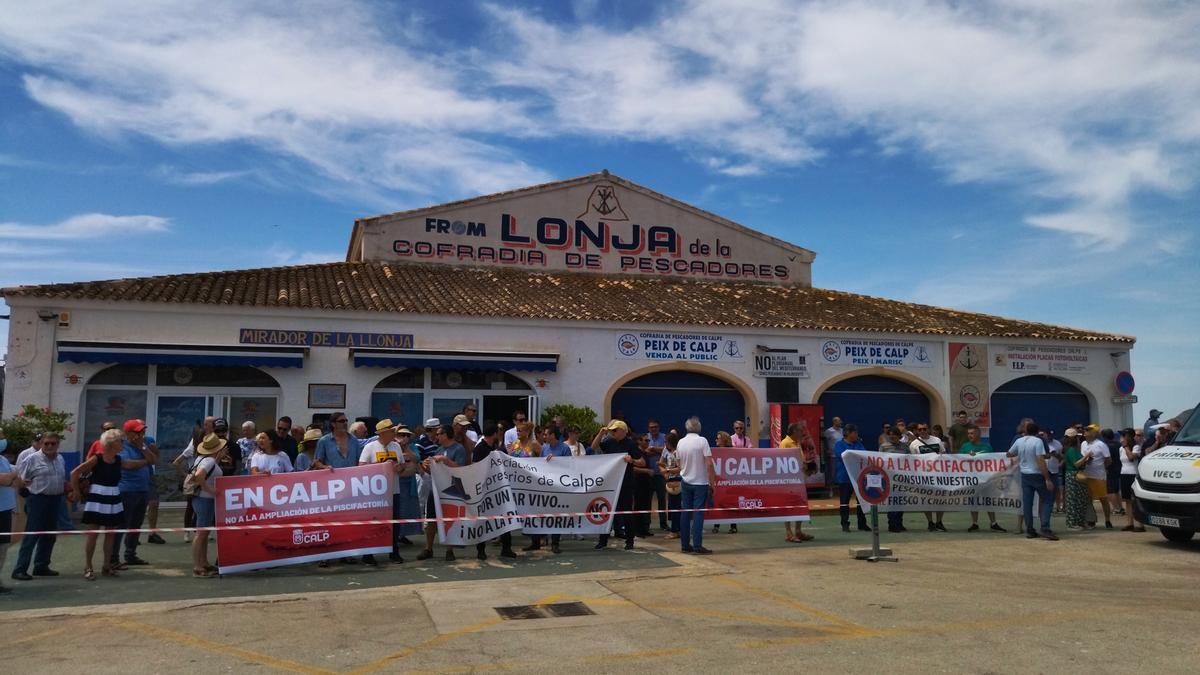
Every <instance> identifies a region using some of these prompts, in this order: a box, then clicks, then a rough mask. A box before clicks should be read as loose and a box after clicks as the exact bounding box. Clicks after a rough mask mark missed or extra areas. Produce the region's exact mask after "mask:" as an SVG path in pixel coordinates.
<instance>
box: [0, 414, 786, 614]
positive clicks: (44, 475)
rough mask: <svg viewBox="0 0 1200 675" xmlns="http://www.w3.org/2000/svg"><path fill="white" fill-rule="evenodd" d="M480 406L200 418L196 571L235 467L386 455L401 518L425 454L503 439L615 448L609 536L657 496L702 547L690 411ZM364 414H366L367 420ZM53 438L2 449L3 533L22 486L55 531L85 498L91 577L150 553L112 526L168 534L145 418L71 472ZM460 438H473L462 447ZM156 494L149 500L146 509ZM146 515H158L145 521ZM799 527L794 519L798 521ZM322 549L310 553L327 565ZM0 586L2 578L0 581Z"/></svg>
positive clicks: (186, 466) (309, 464)
mask: <svg viewBox="0 0 1200 675" xmlns="http://www.w3.org/2000/svg"><path fill="white" fill-rule="evenodd" d="M476 413H477V409H476V407H475V406H474V405H471V404H468V405H467V406H465V407H464V408H463V410H462V412H461V414H458V415H455V416H454V417H453V419H451V420H449V421H448V422H446V423H443V421H442V420H441V419H438V418H431V419H428V420H425V422H424V423H423V424H421V425H417V426H416V427H415V428H412V429H410V428H408V427H407V426H405V425H403V424H394V423H393V422H392V421H391V420H381V421H378V422H375V421H373V420H371V421H370V423H369V422H368V420H364V419H359V420H356V421H354V422H351V421H350V419H349V418H348V417H347V416H346V415H345V414H344V413H340V412H339V413H335V414H333V415H331V416H329V418H328V420H327V422H326V425H316V424H313V425H309V426H308V427H301V426H299V425H296V424H294V423H293V421H292V419H291V418H290V417H287V416H284V417H280V418H279V420H278V421H277V423H276V426H275V429H273V430H267V431H259V430H258V429H257V427H256V426H255V424H254V423H253V422H245V423H243V424H242V425H241V427H240V435H236V436H235V435H234V434H232V433H231V429H230V425H229V424H228V422H227V420H225V419H223V418H217V417H207V418H205V419H204V420H201V421H198V423H197V425H196V428H195V429H194V431H193V434H192V438H191V440H190V441H189V443H188V444H187V446H186V447H185V448H183V449H182V451H181V452H179V454H178V456H177V457H176V458H175V459H174V460H173V461H172V462H171V466H173V467H174V468H175V469H176V474H177V484H178V486H179V489H180V491H181V492H182V495H183V498H184V501H185V502H186V507H185V511H184V527H185V528H186V530H185V534H184V538H185V541H187V542H189V543H190V544H191V548H192V574H193V576H195V577H199V578H207V577H213V576H216V575H217V574H218V567H217V565H216V564H214V562H215V561H213V562H210V556H209V541H210V532H209V530H210V529H212V528H214V527H215V525H216V508H215V498H216V496H217V487H216V482H217V479H219V478H221V477H222V476H233V475H263V476H268V475H272V474H280V473H289V472H293V471H314V470H332V471H337V470H339V469H344V468H347V467H353V466H360V465H364V464H372V463H381V462H392V463H393V464H394V472H395V480H394V482H393V498H392V518H393V519H396V520H410V519H420V518H422V517H424V518H426V519H433V518H436V512H435V509H434V500H433V496H432V491H431V485H432V481H431V480H430V479H429V471H430V466H431V464H433V463H443V464H445V465H446V466H448V467H456V466H464V465H467V464H469V463H471V462H473V461H481V460H482V459H483V458H484V457H486V456H487V455H488V454H490V453H491V452H492V451H495V450H499V451H501V452H504V453H506V454H509V455H512V456H516V457H545V458H547V459H551V458H553V457H580V456H587V455H593V454H620V455H623V456H624V457H625V461H626V475H625V480H624V481H623V483H622V489H621V491H620V494H619V497H618V501H617V504H616V510H617V511H618V512H620V511H628V510H641V511H646V513H643V514H638V515H636V516H629V515H627V514H623V513H618V514H617V515H615V516H614V517H613V529H612V534H614V535H615V536H617V537H618V538H620V539H622V540H624V543H625V548H626V549H632V548H633V547H634V542H635V541H636V539H637V538H643V537H652V536H654V532H653V530H652V528H651V523H652V517H651V514H650V513H649V511H650V509H651V506H652V504H653V503H654V499H655V498H657V515H658V518H659V523H658V524H659V528H660V530H661V534H663V535H665V536H666V537H667V538H668V539H679V540H680V548H681V550H682V551H683V552H686V553H696V554H701V555H704V554H708V553H710V552H711V551H710V550H709V549H707V548H705V547H704V545H703V515H704V514H703V513H702V512H684V513H680V512H679V510H680V509H681V508H692V509H702V508H704V507H705V505H707V504H708V503H709V500H710V497H711V494H710V490H709V487H708V486H709V485H711V484H712V480H711V476H712V466H711V462H710V461H708V460H707V457H708V456H710V455H709V453H710V448H709V445H708V441H707V440H705V438H704V437H703V436H700V421H699V420H698V419H696V418H692V419H689V420H687V422H686V423H685V431H684V433H680V432H679V431H678V430H676V429H670V430H666V431H664V430H663V429H662V428H661V425H660V424H659V423H658V422H656V421H653V420H651V421H650V422H649V424H647V427H646V431H645V432H634V431H632V430H631V429H630V428H629V425H628V424H627V423H626V422H624V421H622V420H612V421H611V422H610V423H609V424H607V425H605V426H603V427H602V428H601V429H600V430H599V431H598V432H597V433H596V434H594V436H593V437H592V438H591V439H590V440H583V439H581V438H580V434H581V431H580V429H579V428H578V427H577V426H574V425H568V424H566V423H565V421H564V420H563V419H562V418H555V419H553V420H550V421H549V423H547V424H544V425H540V426H535V425H534V424H533V423H532V422H530V421H529V420H528V419H527V418H526V415H525V413H524V412H517V413H514V415H513V418H512V422H511V424H506V423H504V422H493V421H485V422H483V423H482V424H481V423H479V422H477V421H476ZM372 424H373V426H372ZM733 428H734V433H733V434H728V433H725V432H720V434H719V435H720V437H721V438H722V439H723V442H724V441H728V442H729V443H731V444H732V443H736V444H738V447H749V445H750V440H749V438H748V437H747V436H746V434H745V425H744V423H743V422H741V421H737V422H735V423H734V425H733ZM60 442H61V438H60V436H59V435H58V434H55V433H45V434H39V435H38V436H37V437H36V439H35V441H34V443H33V445H31V446H30V447H29V448H27V449H25V450H24V451H22V452H21V453H20V455H19V456H18V457H16V458H15V462H10V461H9V459H8V458H7V457H3V456H0V532H11V531H12V516H13V513H14V512H15V509H16V508H17V499H16V496H17V494H18V491H19V492H20V494H21V495H22V496H23V497H24V508H25V514H26V522H25V531H26V532H42V531H55V530H58V531H62V530H67V529H75V525H74V524H73V522H72V521H71V518H70V515H69V513H70V509H69V508H68V505H69V504H70V503H78V504H79V505H80V507H81V510H82V515H81V517H80V523H81V525H82V526H83V527H84V528H85V529H86V530H87V531H86V533H85V534H84V535H83V536H82V540H83V542H84V544H83V545H84V570H83V576H84V578H85V579H87V580H89V581H94V580H95V579H96V578H97V574H96V569H97V568H96V566H95V552H96V548H97V543H98V542H99V543H100V548H101V560H100V566H99V573H100V576H106V577H115V576H118V575H119V574H120V573H121V572H123V571H125V570H127V569H129V568H130V567H131V566H142V565H148V564H150V563H149V561H147V560H145V559H144V558H142V557H141V556H140V555H139V547H140V545H141V541H142V539H141V536H140V534H139V533H129V534H122V533H119V532H114V531H113V530H121V529H131V530H140V529H143V528H146V529H149V530H151V533H150V535H149V537H147V541H149V542H151V543H156V544H160V543H165V541H166V540H164V539H163V538H162V537H161V536H160V535H159V533H158V532H156V531H154V530H156V529H157V501H158V497H157V495H158V491H159V490H158V488H157V485H158V481H156V480H155V471H156V465H158V464H159V462H158V460H159V450H158V447H157V444H156V443H155V441H154V439H153V438H152V437H148V436H146V425H145V423H144V422H143V421H142V420H138V419H131V420H127V421H125V422H124V423H123V424H122V425H121V426H120V428H116V426H115V425H113V424H112V423H108V422H106V423H105V424H104V425H103V427H102V428H101V429H100V434H99V436H98V437H97V438H96V439H95V441H94V442H93V443H92V444H91V446H90V448H89V450H88V452H87V453H86V454H85V456H84V458H83V461H82V462H81V463H80V464H79V465H78V466H76V467H75V468H74V469H73V470H71V471H69V472H68V471H67V470H66V468H65V466H66V465H65V463H64V459H63V457H62V455H60V454H59V452H58V449H59V444H60ZM468 448H469V449H470V450H468ZM151 505H153V509H152V507H151ZM148 515H153V516H154V517H153V518H152V519H150V522H149V523H147V519H148ZM798 530H799V527H798V526H797V531H798ZM410 537H413V538H414V539H418V540H421V541H420V551H419V553H418V554H417V556H416V558H417V559H418V560H426V559H429V558H431V557H433V555H434V542H435V540H436V538H437V528H436V523H434V522H429V523H427V524H425V525H424V526H422V525H421V524H420V523H397V524H394V525H393V528H392V551H391V553H390V555H389V561H390V562H392V563H396V564H401V563H403V562H404V559H403V557H402V556H401V555H400V551H401V548H402V547H404V546H414V545H416V544H414V542H413V540H412V539H410ZM561 537H562V535H549V536H548V537H545V536H532V537H530V543H529V545H528V546H526V547H524V549H523V551H526V552H531V551H537V550H540V549H541V548H542V547H543V545H544V544H545V543H546V541H545V540H546V539H547V538H548V539H549V548H550V551H551V552H553V553H555V554H558V553H561V550H562V549H561ZM597 539H598V540H597V543H596V544H595V548H596V549H603V548H605V547H607V546H608V542H609V535H608V534H604V535H600V536H599V537H598V538H597ZM56 542H57V536H56V535H53V534H29V535H26V536H24V537H23V538H22V541H21V546H20V549H19V552H18V556H17V560H16V564H15V566H14V567H13V571H12V574H11V576H12V578H13V579H15V580H19V581H30V580H32V579H34V578H35V577H54V576H59V572H58V571H56V570H55V569H53V568H52V567H51V558H52V554H53V551H54V547H55V544H56ZM8 543H9V541H8V540H7V538H6V539H4V540H0V569H2V568H3V564H4V560H5V556H6V553H7V548H8ZM496 543H498V544H499V545H500V547H501V550H500V553H499V555H500V556H501V557H506V558H515V557H518V553H517V552H516V551H515V550H514V549H513V538H512V536H511V534H503V535H501V536H500V537H498V538H497V542H496ZM444 556H445V560H447V561H454V560H455V559H456V554H455V547H453V546H448V547H446V548H445V552H444ZM476 557H477V558H479V559H481V560H483V559H486V558H487V551H486V545H485V544H479V545H478V546H477V547H476ZM333 562H338V563H342V564H359V563H362V564H366V565H373V566H377V565H379V564H380V563H379V561H378V560H376V559H375V556H373V555H366V556H362V557H361V559H355V558H351V557H347V558H343V559H341V560H338V561H333ZM330 564H332V562H331V561H324V562H321V563H318V565H319V566H320V567H328V566H329V565H330ZM0 589H3V590H0V593H3V592H8V591H9V590H10V589H8V588H7V587H4V586H2V585H0Z"/></svg>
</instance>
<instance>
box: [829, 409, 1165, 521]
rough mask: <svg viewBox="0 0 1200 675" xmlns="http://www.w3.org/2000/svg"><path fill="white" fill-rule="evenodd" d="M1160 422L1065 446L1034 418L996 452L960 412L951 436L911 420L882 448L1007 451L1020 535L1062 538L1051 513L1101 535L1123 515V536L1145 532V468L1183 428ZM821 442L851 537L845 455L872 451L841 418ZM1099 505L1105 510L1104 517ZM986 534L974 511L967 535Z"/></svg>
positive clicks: (936, 516) (1074, 429) (1089, 431)
mask: <svg viewBox="0 0 1200 675" xmlns="http://www.w3.org/2000/svg"><path fill="white" fill-rule="evenodd" d="M1161 415H1162V413H1161V411H1159V410H1151V411H1150V417H1149V419H1147V421H1146V423H1145V424H1144V425H1143V426H1142V428H1140V429H1138V428H1127V429H1123V430H1120V431H1114V430H1113V429H1102V428H1101V427H1100V425H1098V424H1084V423H1083V422H1074V423H1072V424H1070V425H1068V426H1067V428H1066V429H1064V430H1063V432H1062V438H1061V440H1059V438H1056V436H1055V431H1054V430H1053V429H1050V428H1042V427H1039V426H1038V424H1037V423H1036V422H1035V421H1034V420H1033V419H1031V418H1025V419H1023V420H1021V422H1020V423H1019V424H1018V426H1017V429H1016V434H1015V435H1014V436H1013V438H1012V440H1011V441H1010V442H1009V444H1008V446H1007V447H1004V446H1001V447H1000V448H999V449H994V448H993V446H992V445H991V444H989V443H985V442H983V440H982V438H981V433H980V429H979V427H978V426H976V425H975V424H972V423H970V422H969V421H968V416H967V413H966V411H965V410H960V411H958V412H957V413H956V414H955V422H954V424H953V425H951V426H950V428H949V429H948V430H946V431H945V432H943V429H942V427H941V426H940V425H936V424H935V425H932V426H931V425H929V424H927V423H925V422H917V423H914V424H909V423H907V422H906V421H905V420H904V419H897V420H896V421H895V423H887V424H884V425H883V429H882V432H881V433H880V435H879V439H878V443H879V446H878V447H879V451H880V452H894V453H902V454H914V455H919V454H926V453H936V454H963V455H977V454H982V453H990V452H1006V453H1007V454H1008V456H1009V457H1013V458H1016V459H1017V461H1018V464H1019V467H1020V475H1021V498H1022V506H1023V513H1022V514H1021V515H1019V516H1017V522H1016V532H1017V533H1024V534H1025V536H1026V537H1029V538H1039V537H1040V538H1045V539H1050V540H1057V539H1058V535H1057V534H1055V533H1054V531H1053V530H1052V529H1051V527H1050V520H1051V514H1052V513H1062V514H1064V515H1065V520H1066V526H1067V529H1069V530H1076V531H1079V530H1091V529H1095V528H1096V527H1097V526H1098V522H1099V518H1098V513H1103V515H1104V527H1105V528H1106V529H1110V530H1111V529H1114V528H1115V525H1114V524H1113V522H1112V517H1113V516H1114V515H1116V516H1123V517H1125V518H1126V524H1125V526H1124V527H1122V528H1121V529H1122V530H1123V531H1126V532H1144V531H1145V526H1144V524H1143V523H1140V522H1138V521H1137V519H1136V517H1135V516H1134V511H1133V506H1132V500H1133V482H1134V478H1135V477H1136V476H1137V465H1138V462H1139V461H1141V458H1142V457H1145V456H1146V455H1149V454H1150V453H1152V452H1154V451H1155V450H1156V449H1158V448H1161V447H1165V446H1167V445H1169V444H1170V443H1171V441H1172V439H1173V438H1174V437H1175V434H1177V433H1178V432H1179V429H1180V421H1179V420H1178V419H1171V420H1168V421H1166V422H1159V421H1158V420H1159V417H1160V416H1161ZM822 438H823V440H824V442H825V443H826V445H827V447H828V448H829V452H830V453H831V454H832V455H833V456H834V457H836V458H837V462H836V463H837V473H836V477H835V484H836V485H837V488H838V494H839V503H840V507H839V511H840V516H841V525H842V530H843V531H846V532H848V531H849V530H850V506H849V505H850V499H851V497H852V496H853V495H854V490H853V484H852V482H851V480H850V477H849V475H847V473H846V467H845V464H843V463H842V461H841V459H840V458H841V454H842V453H843V452H845V451H846V450H865V447H864V446H863V443H862V439H861V437H860V432H859V430H858V428H857V427H855V425H853V424H845V425H843V423H842V420H841V419H840V418H837V417H834V418H833V420H832V424H831V425H830V426H829V428H827V429H825V431H824V432H823V434H822ZM808 442H810V443H811V440H809V441H808ZM1096 503H1099V504H1100V511H1099V512H1097V510H1096V508H1095V504H1096ZM1035 505H1036V508H1037V516H1038V517H1037V520H1036V521H1035V519H1034V515H1035V512H1034V508H1035ZM855 510H856V513H857V520H858V522H857V525H858V529H860V530H869V529H871V528H870V526H869V525H868V524H867V521H866V517H865V514H864V512H863V509H862V506H861V505H859V504H856V506H855ZM924 515H925V519H926V527H927V529H928V530H929V531H930V532H946V531H947V529H946V526H945V525H944V524H943V523H942V515H943V514H942V513H941V512H937V511H932V512H926V513H925V514H924ZM987 515H988V521H989V527H990V529H991V530H993V531H996V532H1007V531H1008V530H1007V529H1006V528H1004V527H1003V526H1002V525H1000V523H998V522H997V521H996V514H995V513H988V514H987ZM887 517H888V531H889V532H906V531H908V528H907V527H905V525H904V513H903V512H895V511H894V512H889V513H888V514H887ZM979 529H980V528H979V513H978V512H972V513H971V525H970V527H968V528H967V530H968V531H970V532H975V531H978V530H979Z"/></svg>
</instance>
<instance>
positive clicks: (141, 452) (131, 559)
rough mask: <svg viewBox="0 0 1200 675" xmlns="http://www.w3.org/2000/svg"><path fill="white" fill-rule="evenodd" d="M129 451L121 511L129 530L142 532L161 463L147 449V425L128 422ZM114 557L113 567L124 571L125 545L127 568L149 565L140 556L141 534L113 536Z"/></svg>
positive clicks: (123, 460)
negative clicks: (121, 556) (120, 555)
mask: <svg viewBox="0 0 1200 675" xmlns="http://www.w3.org/2000/svg"><path fill="white" fill-rule="evenodd" d="M122 430H123V431H124V432H125V447H124V448H122V450H121V482H120V483H119V484H118V485H117V489H118V490H120V491H121V507H122V509H123V512H124V513H125V528H126V529H130V530H136V529H140V528H141V527H142V523H143V522H145V520H146V506H147V505H148V504H149V502H150V466H151V465H152V464H154V463H156V462H157V461H158V455H157V454H156V453H155V452H154V450H152V449H151V448H148V447H146V446H145V443H144V441H145V434H146V423H145V422H143V421H141V420H126V421H125V425H124V426H123V427H122ZM113 536H114V539H113V547H112V557H111V558H110V560H109V564H111V565H112V566H113V567H116V568H118V569H120V564H119V561H118V559H117V556H118V552H119V551H120V550H121V541H122V540H124V541H125V564H126V565H148V564H149V563H147V562H146V561H145V560H142V559H141V558H139V557H138V555H137V547H138V544H140V543H141V541H140V536H139V535H138V533H136V532H133V533H130V534H124V535H122V534H116V535H113Z"/></svg>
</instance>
